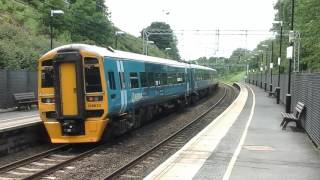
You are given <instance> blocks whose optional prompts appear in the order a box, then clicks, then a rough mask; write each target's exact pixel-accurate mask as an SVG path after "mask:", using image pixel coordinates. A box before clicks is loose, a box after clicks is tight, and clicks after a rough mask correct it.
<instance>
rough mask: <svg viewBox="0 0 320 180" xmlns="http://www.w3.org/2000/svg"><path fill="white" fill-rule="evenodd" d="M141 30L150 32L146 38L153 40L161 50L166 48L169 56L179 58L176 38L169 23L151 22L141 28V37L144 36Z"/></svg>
mask: <svg viewBox="0 0 320 180" xmlns="http://www.w3.org/2000/svg"><path fill="white" fill-rule="evenodd" d="M143 32H148V33H150V34H149V36H148V39H147V40H149V41H153V42H154V44H155V45H156V46H157V47H158V48H159V49H161V50H163V51H166V50H167V53H168V55H169V56H170V57H171V58H173V59H175V60H180V55H179V50H178V48H177V38H176V37H175V35H174V33H173V31H172V29H171V27H170V25H169V24H166V23H164V22H152V23H151V25H150V26H148V27H147V28H145V29H143V30H142V32H141V36H142V37H144V34H143Z"/></svg>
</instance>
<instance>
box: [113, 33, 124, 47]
mask: <svg viewBox="0 0 320 180" xmlns="http://www.w3.org/2000/svg"><path fill="white" fill-rule="evenodd" d="M123 34H125V32H123V31H116V33H115V35H116V45H115V46H116V49H117V48H118V36H121V35H123Z"/></svg>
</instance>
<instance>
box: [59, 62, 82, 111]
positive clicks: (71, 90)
mask: <svg viewBox="0 0 320 180" xmlns="http://www.w3.org/2000/svg"><path fill="white" fill-rule="evenodd" d="M60 87H61V88H60V89H61V108H62V109H61V110H62V115H64V116H74V115H77V114H78V106H77V104H78V102H77V92H76V89H77V86H76V65H75V63H62V64H60Z"/></svg>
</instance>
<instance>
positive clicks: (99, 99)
mask: <svg viewBox="0 0 320 180" xmlns="http://www.w3.org/2000/svg"><path fill="white" fill-rule="evenodd" d="M102 100H103V97H102V96H87V101H88V102H95V101H102Z"/></svg>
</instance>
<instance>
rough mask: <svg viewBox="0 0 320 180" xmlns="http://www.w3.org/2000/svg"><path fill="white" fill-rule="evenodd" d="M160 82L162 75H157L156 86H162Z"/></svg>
mask: <svg viewBox="0 0 320 180" xmlns="http://www.w3.org/2000/svg"><path fill="white" fill-rule="evenodd" d="M160 80H161V73H155V83H156V86H160V85H161V83H160Z"/></svg>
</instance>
